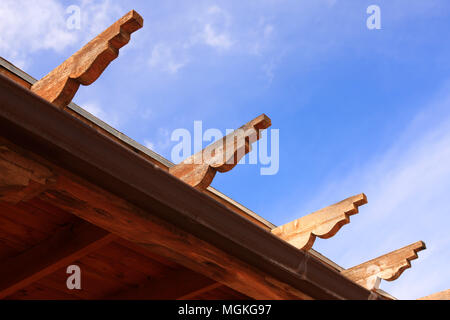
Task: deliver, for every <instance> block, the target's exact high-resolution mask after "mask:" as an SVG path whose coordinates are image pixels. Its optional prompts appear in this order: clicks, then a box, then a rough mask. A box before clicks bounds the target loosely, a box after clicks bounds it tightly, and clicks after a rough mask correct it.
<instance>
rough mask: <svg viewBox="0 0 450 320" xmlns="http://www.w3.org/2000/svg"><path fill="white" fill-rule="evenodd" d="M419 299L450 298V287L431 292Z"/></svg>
mask: <svg viewBox="0 0 450 320" xmlns="http://www.w3.org/2000/svg"><path fill="white" fill-rule="evenodd" d="M418 300H450V289H447V290H444V291H440V292H436V293H433V294H430V295H429V296H425V297H422V298H420V299H418Z"/></svg>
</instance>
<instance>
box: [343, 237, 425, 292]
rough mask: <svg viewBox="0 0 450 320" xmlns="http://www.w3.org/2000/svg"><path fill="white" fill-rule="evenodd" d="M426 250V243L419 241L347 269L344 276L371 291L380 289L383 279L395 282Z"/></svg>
mask: <svg viewBox="0 0 450 320" xmlns="http://www.w3.org/2000/svg"><path fill="white" fill-rule="evenodd" d="M425 248H426V246H425V243H424V242H423V241H418V242H415V243H413V244H410V245H408V246H406V247H403V248H401V249H398V250H395V251H392V252H390V253H388V254H385V255H382V256H380V257H378V258H375V259H372V260H369V261H367V262H364V263H362V264H360V265H357V266H355V267H352V268H350V269H346V270H344V271H342V274H343V275H344V276H346V277H347V278H349V279H351V280H353V281H355V282H356V283H358V284H360V285H361V286H363V287H365V288H367V289H369V290H374V289H378V287H379V285H380V281H381V279H383V280H387V281H393V280H395V279H397V278H398V277H400V275H401V274H402V273H403V271H405V270H406V269H408V268H410V267H411V260H414V259H417V258H418V255H417V252H419V251H421V250H424V249H425Z"/></svg>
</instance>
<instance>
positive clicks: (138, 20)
mask: <svg viewBox="0 0 450 320" xmlns="http://www.w3.org/2000/svg"><path fill="white" fill-rule="evenodd" d="M142 26H143V19H142V17H141V16H140V15H139V14H138V13H137V12H136V11H134V10H132V11H130V12H128V13H127V14H126V15H124V16H123V17H122V18H121V19H119V20H118V21H116V22H115V23H114V24H112V25H111V26H110V27H109V28H108V29H106V30H105V31H103V32H102V33H101V34H99V35H98V36H97V37H95V38H94V39H92V40H91V41H90V42H89V43H87V44H86V45H85V46H84V47H83V48H81V49H80V50H79V51H77V52H76V53H75V54H73V55H72V56H71V57H70V58H68V59H67V60H66V61H64V62H63V63H62V64H61V65H59V66H58V67H57V68H55V69H54V70H53V71H51V72H50V73H49V74H47V75H46V76H45V77H43V78H42V79H41V80H39V81H37V82H36V83H35V84H33V85H32V86H31V90H32V91H33V92H34V93H36V94H37V95H39V96H41V97H42V98H44V99H46V100H47V101H50V102H51V103H53V104H54V105H56V106H57V107H59V108H64V107H65V106H67V105H68V104H69V103H70V101H71V100H72V98H73V97H74V95H75V93H76V92H77V90H78V88H79V86H80V84H82V85H85V86H86V85H90V84H92V83H93V82H94V81H95V80H97V78H98V77H99V76H100V75H101V74H102V72H103V71H104V70H105V69H106V67H107V66H108V65H109V63H110V62H111V61H113V60H114V59H115V58H117V57H118V55H119V49H120V48H121V47H123V46H124V45H126V44H127V43H128V42H129V41H130V35H131V33H133V32H135V31H136V30H138V29H140V28H142Z"/></svg>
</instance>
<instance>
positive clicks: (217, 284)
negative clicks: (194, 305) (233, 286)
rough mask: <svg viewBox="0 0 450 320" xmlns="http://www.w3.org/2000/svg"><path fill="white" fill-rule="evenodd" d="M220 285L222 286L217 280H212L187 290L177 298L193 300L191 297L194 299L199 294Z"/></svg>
mask: <svg viewBox="0 0 450 320" xmlns="http://www.w3.org/2000/svg"><path fill="white" fill-rule="evenodd" d="M220 287H223V284H221V283H219V282H214V283H212V284H210V285H207V286H205V287H203V288H200V289H198V290H194V291H192V292H189V293H188V294H185V295H184V296H181V297H178V298H177V300H193V299H196V298H197V297H198V296H199V295H201V294H204V293H207V292H210V291H212V290H214V289H217V288H220Z"/></svg>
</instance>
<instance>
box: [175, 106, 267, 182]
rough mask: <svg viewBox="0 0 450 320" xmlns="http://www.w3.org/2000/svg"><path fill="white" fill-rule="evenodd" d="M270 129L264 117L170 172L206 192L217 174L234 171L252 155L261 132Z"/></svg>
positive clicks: (212, 145)
mask: <svg viewBox="0 0 450 320" xmlns="http://www.w3.org/2000/svg"><path fill="white" fill-rule="evenodd" d="M270 125H271V121H270V118H269V117H268V116H266V115H265V114H262V115H260V116H258V117H257V118H255V119H253V120H252V121H250V122H248V123H247V124H245V125H243V126H242V127H240V128H239V129H236V130H235V131H233V132H232V133H230V134H228V135H227V136H225V137H223V138H222V139H220V140H217V141H215V142H214V143H212V144H210V145H209V146H207V147H206V148H205V149H203V150H202V151H200V152H198V153H196V154H194V155H192V156H190V157H188V158H187V159H185V160H184V161H182V162H181V163H179V164H177V165H175V166H173V167H171V168H170V169H169V172H170V173H171V174H173V175H174V176H176V177H178V178H179V179H181V180H183V181H184V182H186V183H187V184H189V185H191V186H193V187H195V188H197V189H200V190H205V189H206V188H207V187H208V186H209V185H210V184H211V182H212V180H213V179H214V176H215V175H216V172H217V171H219V172H227V171H229V170H231V169H233V168H234V167H235V166H236V164H237V163H238V162H239V160H240V159H241V158H242V157H244V156H245V155H246V154H247V153H248V152H250V151H251V144H252V143H253V142H255V141H256V140H258V139H259V138H260V130H263V129H266V128H268V127H269V126H270Z"/></svg>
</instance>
